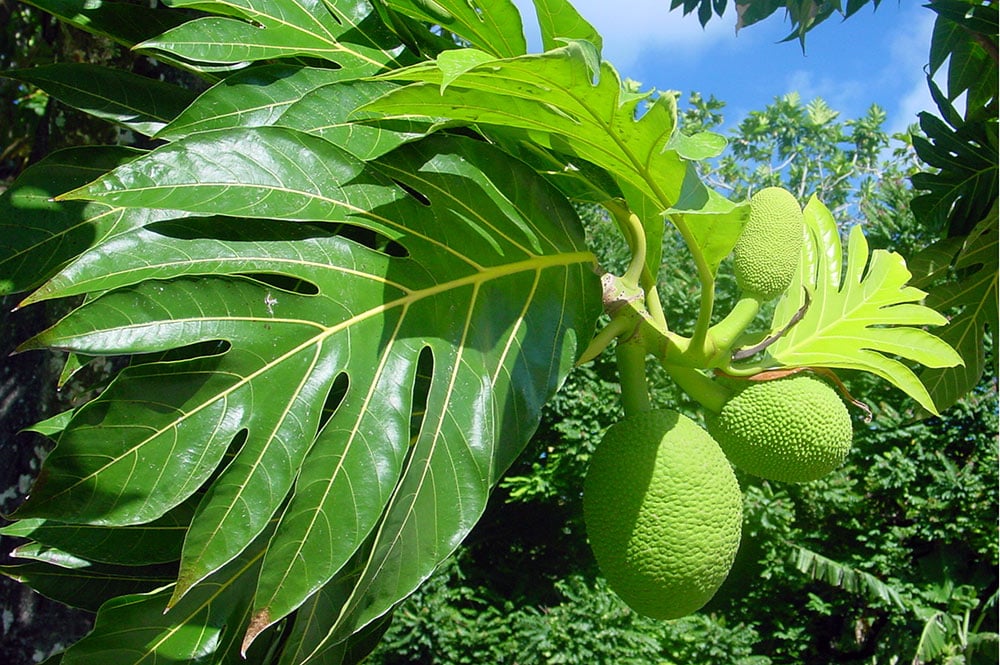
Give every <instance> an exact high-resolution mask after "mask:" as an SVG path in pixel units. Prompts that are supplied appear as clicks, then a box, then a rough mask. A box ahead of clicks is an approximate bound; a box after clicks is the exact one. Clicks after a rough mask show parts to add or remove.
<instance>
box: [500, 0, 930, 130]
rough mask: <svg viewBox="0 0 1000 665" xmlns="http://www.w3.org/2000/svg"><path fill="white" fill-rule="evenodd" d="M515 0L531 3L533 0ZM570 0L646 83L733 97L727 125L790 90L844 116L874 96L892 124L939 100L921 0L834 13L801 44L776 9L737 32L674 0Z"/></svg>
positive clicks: (627, 72) (608, 50)
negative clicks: (933, 92) (673, 5)
mask: <svg viewBox="0 0 1000 665" xmlns="http://www.w3.org/2000/svg"><path fill="white" fill-rule="evenodd" d="M516 3H517V4H518V5H519V6H520V7H522V8H523V7H525V6H526V5H527V6H530V0H516ZM573 4H574V6H575V7H576V8H577V10H578V11H579V12H580V13H581V14H582V15H583V16H584V17H585V18H586V19H587V20H588V21H590V22H591V23H592V24H593V25H594V26H595V27H596V28H597V30H598V31H599V32H600V33H601V35H602V36H603V38H604V58H605V60H608V61H610V62H611V63H612V64H613V65H614V66H615V68H616V69H617V70H618V72H619V74H620V75H621V77H622V78H623V79H624V78H631V79H635V80H637V81H639V82H641V83H642V84H643V88H644V89H648V88H657V89H661V90H679V91H681V92H682V93H683V97H682V100H683V99H686V97H687V94H688V93H689V92H691V91H699V92H701V93H702V95H703V96H704V97H706V98H707V97H708V96H709V95H715V96H716V97H717V98H718V99H721V100H723V101H725V102H726V104H727V106H726V109H725V111H724V113H725V116H726V121H727V125H728V126H732V125H733V124H735V123H736V122H738V121H739V119H740V118H742V117H743V116H744V115H745V114H746V113H747V112H748V111H752V110H760V109H763V108H764V107H765V106H766V105H767V104H768V103H770V102H771V101H772V100H773V99H774V98H775V97H779V96H781V95H784V94H786V93H789V92H798V93H799V94H800V95H801V96H802V98H803V99H804V100H805V101H809V100H811V99H813V98H814V97H817V96H820V97H823V99H825V100H826V101H827V103H829V104H830V106H832V107H833V108H834V109H835V110H837V111H840V112H841V118H842V119H847V118H856V117H859V116H861V115H863V114H864V113H865V111H866V110H867V109H868V107H869V106H870V105H871V104H872V103H877V104H878V105H879V106H881V107H882V108H883V109H885V111H886V112H887V113H888V116H889V118H888V122H887V129H889V130H890V131H902V130H904V129H905V128H906V127H907V126H908V125H909V124H911V123H913V122H916V114H917V112H919V111H922V110H932V109H933V108H934V107H933V103H932V102H931V99H930V95H929V93H928V92H927V84H926V81H925V78H924V66H925V65H926V63H927V55H928V50H929V48H930V37H931V30H932V28H933V24H934V14H933V13H932V12H931V11H930V10H928V9H926V8H923V7H921V3H917V2H909V1H907V0H900V1H899V2H883V3H881V5H880V6H879V8H878V9H877V10H873V9H872V8H871V6H868V7H866V8H864V9H862V10H861V11H860V12H858V13H857V14H855V15H854V16H852V17H851V18H850V19H848V20H846V21H842V20H841V19H840V17H839V16H834V17H831V18H830V19H828V20H827V21H826V22H825V23H823V24H822V25H820V26H819V27H818V28H816V29H814V30H813V31H811V32H810V33H809V34H808V36H807V38H806V50H805V53H804V54H803V52H802V49H801V48H800V46H799V43H798V41H797V40H793V41H790V42H784V43H780V42H781V40H782V39H783V38H784V37H785V36H786V35H787V34H788V32H789V30H790V26H789V23H788V22H787V21H786V20H785V18H784V16H783V13H782V12H780V11H779V12H777V13H775V15H774V16H772V17H771V18H770V19H768V20H766V21H764V22H762V23H758V24H756V25H753V26H750V27H748V28H744V29H743V30H741V31H740V32H739V34H735V24H736V17H735V14H734V13H730V14H729V15H727V16H725V17H723V18H722V19H718V18H716V19H714V21H713V22H711V23H709V25H708V27H707V28H704V29H703V28H702V27H701V25H700V24H699V23H698V20H697V18H696V17H694V16H688V17H684V16H683V15H682V14H681V12H680V11H679V10H677V11H673V12H670V11H667V8H668V7H669V0H576V1H575V2H574V3H573ZM734 4H735V3H733V2H731V3H730V5H734ZM528 11H531V10H528ZM529 16H530V14H529ZM532 20H533V19H531V18H527V17H526V20H525V23H526V24H531V23H532ZM530 39H532V36H531V35H530V34H529V40H530ZM534 43H535V44H537V40H536V41H535V42H534ZM535 48H536V49H537V46H536V47H535Z"/></svg>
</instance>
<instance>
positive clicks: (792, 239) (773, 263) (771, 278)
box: [733, 187, 804, 300]
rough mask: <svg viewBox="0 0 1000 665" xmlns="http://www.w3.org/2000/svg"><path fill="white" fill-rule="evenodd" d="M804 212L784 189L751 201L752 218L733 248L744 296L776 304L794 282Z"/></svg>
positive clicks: (767, 191)
mask: <svg viewBox="0 0 1000 665" xmlns="http://www.w3.org/2000/svg"><path fill="white" fill-rule="evenodd" d="M803 228H804V227H803V222H802V209H801V208H799V202H798V201H796V200H795V197H794V196H792V194H791V193H790V192H788V191H786V190H784V189H782V188H781V187H767V188H765V189H762V190H760V191H759V192H757V193H756V194H754V195H753V196H751V197H750V218H749V219H748V220H747V223H746V226H744V227H743V232H742V233H741V234H740V237H739V240H738V241H737V242H736V246H735V247H734V248H733V272H734V273H735V275H736V283H737V285H738V286H739V287H740V288H741V289H742V290H743V292H744V293H747V294H750V295H752V296H754V297H756V298H758V299H759V300H772V299H774V298H776V297H778V296H779V295H781V293H782V292H784V290H785V289H787V288H788V285H789V284H790V283H791V281H792V277H793V276H794V275H795V271H796V270H797V269H798V266H799V255H800V254H801V252H802V238H803Z"/></svg>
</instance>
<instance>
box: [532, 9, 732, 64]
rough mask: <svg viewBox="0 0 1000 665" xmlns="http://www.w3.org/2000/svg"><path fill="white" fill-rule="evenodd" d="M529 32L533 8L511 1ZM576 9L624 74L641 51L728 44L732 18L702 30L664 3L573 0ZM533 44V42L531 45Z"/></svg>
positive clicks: (693, 51)
mask: <svg viewBox="0 0 1000 665" xmlns="http://www.w3.org/2000/svg"><path fill="white" fill-rule="evenodd" d="M514 4H516V5H517V6H518V7H519V8H520V9H521V12H522V13H523V14H524V16H525V24H526V26H527V29H528V32H529V33H531V31H532V27H533V26H532V22H533V21H534V18H533V17H534V9H533V5H532V3H531V0H514ZM573 6H574V7H576V10H577V11H578V12H579V13H580V15H581V16H583V17H584V18H585V19H586V20H587V21H589V22H590V24H591V25H593V26H594V27H595V28H596V29H597V31H598V32H599V33H601V37H602V38H603V39H604V54H603V55H604V59H605V60H608V61H610V62H612V63H613V64H614V65H615V68H616V69H617V70H618V71H620V72H628V71H629V70H630V69H632V68H633V66H634V65H635V64H636V63H637V62H638V60H639V58H640V57H641V56H642V54H643V52H644V51H648V50H659V51H662V50H664V49H670V50H674V49H676V52H677V53H682V54H684V55H686V56H691V55H697V54H699V53H701V52H702V51H704V50H706V49H708V48H711V47H713V46H715V45H717V44H719V43H720V42H724V41H732V40H733V33H734V26H735V24H736V21H735V17H733V16H725V17H723V18H722V19H719V18H717V17H715V18H713V20H712V21H710V22H709V23H708V25H707V26H706V27H705V28H702V27H701V24H700V23H699V22H698V19H697V17H696V16H695V15H693V14H692V15H690V16H684V15H683V14H682V13H681V11H680V10H675V11H670V10H669V6H670V5H669V3H668V2H667V0H618V1H610V2H609V0H577V1H576V2H574V3H573ZM535 44H537V40H536V42H535Z"/></svg>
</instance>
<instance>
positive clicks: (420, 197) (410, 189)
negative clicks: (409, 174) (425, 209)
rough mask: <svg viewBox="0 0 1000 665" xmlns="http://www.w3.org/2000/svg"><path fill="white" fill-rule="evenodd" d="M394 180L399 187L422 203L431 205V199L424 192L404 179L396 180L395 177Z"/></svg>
mask: <svg viewBox="0 0 1000 665" xmlns="http://www.w3.org/2000/svg"><path fill="white" fill-rule="evenodd" d="M392 181H393V182H394V183H396V186H397V187H399V188H400V189H401V190H403V191H404V192H406V193H407V194H409V195H410V196H412V197H413V198H414V199H415V200H416V201H417V203H419V204H420V205H422V206H429V205H430V204H431V200H430V199H429V198H427V197H426V196H425V195H424V194H423V193H422V192H419V191H417V190H416V189H414V188H413V187H410V186H409V185H407V184H406V183H405V182H403V181H402V180H396V179H395V178H393V179H392Z"/></svg>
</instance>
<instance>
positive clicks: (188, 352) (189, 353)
mask: <svg viewBox="0 0 1000 665" xmlns="http://www.w3.org/2000/svg"><path fill="white" fill-rule="evenodd" d="M232 346H233V345H232V344H231V343H230V342H228V341H227V340H224V339H213V340H208V341H205V342H195V343H194V344H188V345H187V346H179V347H177V348H175V349H168V350H166V351H160V352H158V353H144V354H136V355H133V356H132V362H131V364H133V365H139V364H143V365H144V364H148V363H158V362H164V363H169V362H179V361H183V360H193V359H195V358H210V357H212V356H221V355H224V354H226V353H227V352H228V351H229V349H231V348H232Z"/></svg>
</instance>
